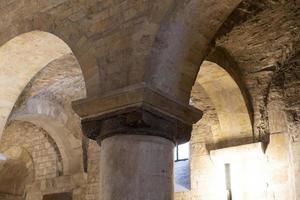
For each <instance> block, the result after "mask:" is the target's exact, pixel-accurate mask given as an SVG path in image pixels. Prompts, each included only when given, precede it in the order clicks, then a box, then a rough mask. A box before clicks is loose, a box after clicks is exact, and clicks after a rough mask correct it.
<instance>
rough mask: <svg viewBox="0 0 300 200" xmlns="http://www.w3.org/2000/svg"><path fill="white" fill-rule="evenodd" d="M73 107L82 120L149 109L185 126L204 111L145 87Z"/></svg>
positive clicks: (116, 93)
mask: <svg viewBox="0 0 300 200" xmlns="http://www.w3.org/2000/svg"><path fill="white" fill-rule="evenodd" d="M72 107H73V109H74V110H75V112H76V113H77V114H78V115H79V116H80V117H81V118H82V119H84V120H85V119H95V118H97V119H101V118H103V117H106V116H107V115H108V114H109V113H119V114H120V113H122V111H124V110H127V109H128V108H135V107H147V108H151V109H153V110H156V111H157V112H160V113H163V114H165V115H168V116H169V117H171V118H175V119H177V120H179V121H181V122H183V123H185V124H194V123H196V122H197V121H198V120H200V119H201V117H202V115H203V113H202V111H200V110H198V109H196V108H194V107H192V106H190V105H183V104H181V103H179V102H176V101H175V100H172V99H171V98H169V97H166V96H165V95H164V94H161V93H160V92H158V91H155V90H153V89H150V88H149V87H147V86H145V85H139V86H136V87H133V88H126V89H122V90H121V91H118V92H112V93H110V94H108V95H105V96H99V97H96V98H91V99H82V100H77V101H74V102H72Z"/></svg>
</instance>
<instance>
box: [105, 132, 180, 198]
mask: <svg viewBox="0 0 300 200" xmlns="http://www.w3.org/2000/svg"><path fill="white" fill-rule="evenodd" d="M173 148H174V143H173V142H171V141H170V140H168V139H165V138H162V137H156V136H147V135H115V136H112V137H109V138H106V139H104V140H103V141H102V142H101V161H100V182H101V195H100V196H101V198H100V199H101V200H141V199H143V200H172V199H173V196H174V189H173V188H174V183H173Z"/></svg>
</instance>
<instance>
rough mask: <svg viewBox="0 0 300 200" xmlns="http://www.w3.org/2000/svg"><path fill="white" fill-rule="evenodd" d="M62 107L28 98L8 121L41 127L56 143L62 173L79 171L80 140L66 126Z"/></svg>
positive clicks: (67, 173)
mask: <svg viewBox="0 0 300 200" xmlns="http://www.w3.org/2000/svg"><path fill="white" fill-rule="evenodd" d="M66 116H67V115H66V113H65V112H64V109H63V108H62V107H61V106H59V105H57V104H54V103H53V102H50V101H46V100H39V99H30V100H29V101H28V102H27V104H26V105H25V107H24V108H23V109H22V110H21V111H19V112H17V113H14V115H12V116H11V119H10V121H13V120H18V121H26V122H30V123H32V124H34V125H36V126H38V127H41V128H43V129H44V130H45V131H46V132H47V133H48V134H49V135H50V137H51V138H52V139H53V140H54V142H55V143H56V145H57V147H58V149H59V152H60V154H61V157H62V161H63V174H64V175H69V174H75V173H78V172H80V171H81V161H82V159H81V157H82V151H81V140H79V139H78V138H75V137H74V135H73V134H72V133H71V132H70V131H71V130H69V129H68V128H67V127H66V124H67V119H66Z"/></svg>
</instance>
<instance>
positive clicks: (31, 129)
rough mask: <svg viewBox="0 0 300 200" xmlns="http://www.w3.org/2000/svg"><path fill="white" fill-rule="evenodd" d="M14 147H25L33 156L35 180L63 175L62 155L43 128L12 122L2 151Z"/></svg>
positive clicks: (5, 135) (0, 144) (0, 143)
mask: <svg viewBox="0 0 300 200" xmlns="http://www.w3.org/2000/svg"><path fill="white" fill-rule="evenodd" d="M12 144H13V145H14V146H18V147H23V148H24V149H26V150H27V151H28V152H29V153H30V155H31V156H32V159H33V162H34V166H35V179H36V180H41V179H45V178H53V177H56V176H58V175H60V174H62V173H63V172H62V160H61V155H60V153H59V151H58V149H57V146H56V145H55V143H54V141H53V139H52V138H51V137H49V135H48V134H47V133H46V132H45V131H44V130H43V129H41V128H39V127H36V126H34V125H33V124H30V123H28V122H19V121H15V122H12V123H11V124H10V125H9V126H8V127H7V128H6V129H5V132H4V137H3V139H1V141H0V147H1V151H2V152H5V150H7V149H9V148H10V147H11V146H12Z"/></svg>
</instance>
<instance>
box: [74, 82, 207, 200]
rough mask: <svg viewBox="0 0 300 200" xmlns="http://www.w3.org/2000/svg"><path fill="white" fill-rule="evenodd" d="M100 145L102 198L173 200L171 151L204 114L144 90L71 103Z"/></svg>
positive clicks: (89, 135) (151, 91)
mask: <svg viewBox="0 0 300 200" xmlns="http://www.w3.org/2000/svg"><path fill="white" fill-rule="evenodd" d="M73 108H74V109H75V111H76V112H77V113H78V114H79V115H80V116H81V117H82V118H83V119H82V129H83V132H84V134H85V135H86V136H87V137H89V138H91V139H94V140H97V142H98V144H99V145H100V146H101V161H100V182H101V194H100V197H101V199H102V200H141V199H143V200H172V199H173V197H174V194H173V193H174V180H173V148H174V145H175V144H176V143H184V142H187V141H189V139H190V136H191V130H192V124H193V123H195V122H196V121H197V120H199V119H200V118H201V116H202V112H201V111H199V110H196V109H194V108H192V107H190V106H185V105H182V104H179V103H178V102H175V101H173V100H171V99H169V98H167V97H165V96H163V95H162V94H160V93H158V92H156V91H154V90H151V89H149V88H146V87H138V88H133V89H130V90H126V91H123V92H120V93H114V94H111V95H106V96H105V97H102V98H101V97H100V98H98V99H93V100H82V101H78V102H75V103H73Z"/></svg>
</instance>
